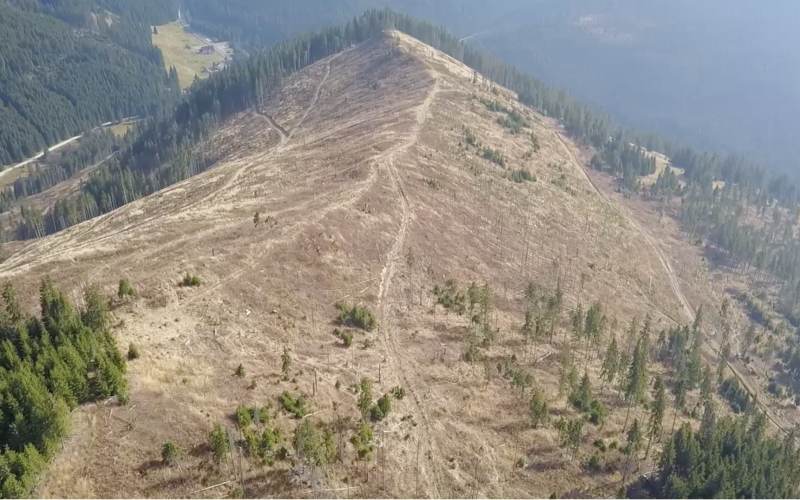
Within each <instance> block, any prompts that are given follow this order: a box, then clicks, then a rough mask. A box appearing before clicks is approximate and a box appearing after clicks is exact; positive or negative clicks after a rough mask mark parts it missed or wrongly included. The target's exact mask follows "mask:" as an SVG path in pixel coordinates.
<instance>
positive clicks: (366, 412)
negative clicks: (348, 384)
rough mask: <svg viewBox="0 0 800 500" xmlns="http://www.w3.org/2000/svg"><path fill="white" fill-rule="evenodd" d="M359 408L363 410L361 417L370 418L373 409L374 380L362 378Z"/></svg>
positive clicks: (359, 388) (359, 391)
mask: <svg viewBox="0 0 800 500" xmlns="http://www.w3.org/2000/svg"><path fill="white" fill-rule="evenodd" d="M358 409H359V410H361V418H363V419H364V420H367V419H369V416H370V412H371V410H372V381H371V380H370V379H368V378H366V377H365V378H362V379H361V383H360V384H359V387H358Z"/></svg>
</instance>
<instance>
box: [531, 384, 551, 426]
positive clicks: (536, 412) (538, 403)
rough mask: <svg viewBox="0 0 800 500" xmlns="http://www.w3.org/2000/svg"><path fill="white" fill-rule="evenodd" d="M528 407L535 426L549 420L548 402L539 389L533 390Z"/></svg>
mask: <svg viewBox="0 0 800 500" xmlns="http://www.w3.org/2000/svg"><path fill="white" fill-rule="evenodd" d="M528 409H529V412H530V416H531V423H532V424H533V427H534V428H537V427H539V426H540V425H542V424H544V423H546V422H547V402H546V401H545V400H544V397H542V394H541V392H539V391H538V390H535V391H533V395H532V396H531V401H530V404H529V405H528Z"/></svg>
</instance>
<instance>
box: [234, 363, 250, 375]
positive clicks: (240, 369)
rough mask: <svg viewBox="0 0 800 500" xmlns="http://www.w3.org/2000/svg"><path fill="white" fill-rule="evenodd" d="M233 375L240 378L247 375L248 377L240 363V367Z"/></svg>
mask: <svg viewBox="0 0 800 500" xmlns="http://www.w3.org/2000/svg"><path fill="white" fill-rule="evenodd" d="M233 374H234V375H236V376H237V377H239V378H244V377H245V375H247V373H245V371H244V365H243V364H241V363H239V366H237V367H236V371H235V372H233Z"/></svg>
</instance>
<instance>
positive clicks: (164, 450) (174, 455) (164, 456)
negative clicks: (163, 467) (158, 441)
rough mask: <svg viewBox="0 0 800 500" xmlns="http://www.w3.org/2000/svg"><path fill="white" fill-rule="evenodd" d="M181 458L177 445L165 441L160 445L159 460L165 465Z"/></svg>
mask: <svg viewBox="0 0 800 500" xmlns="http://www.w3.org/2000/svg"><path fill="white" fill-rule="evenodd" d="M180 458H181V449H180V448H178V445H176V444H175V443H171V442H169V441H168V442H166V443H164V444H163V446H161V460H163V461H164V463H165V464H167V465H173V464H175V463H176V462H177V461H178V460H179V459H180Z"/></svg>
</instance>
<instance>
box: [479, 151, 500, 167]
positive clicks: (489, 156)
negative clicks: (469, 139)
mask: <svg viewBox="0 0 800 500" xmlns="http://www.w3.org/2000/svg"><path fill="white" fill-rule="evenodd" d="M483 158H484V159H486V160H489V161H490V162H492V163H494V164H495V165H499V166H501V167H504V168H505V166H506V160H505V158H503V154H502V153H500V151H497V150H495V149H492V148H485V149H484V150H483Z"/></svg>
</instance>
